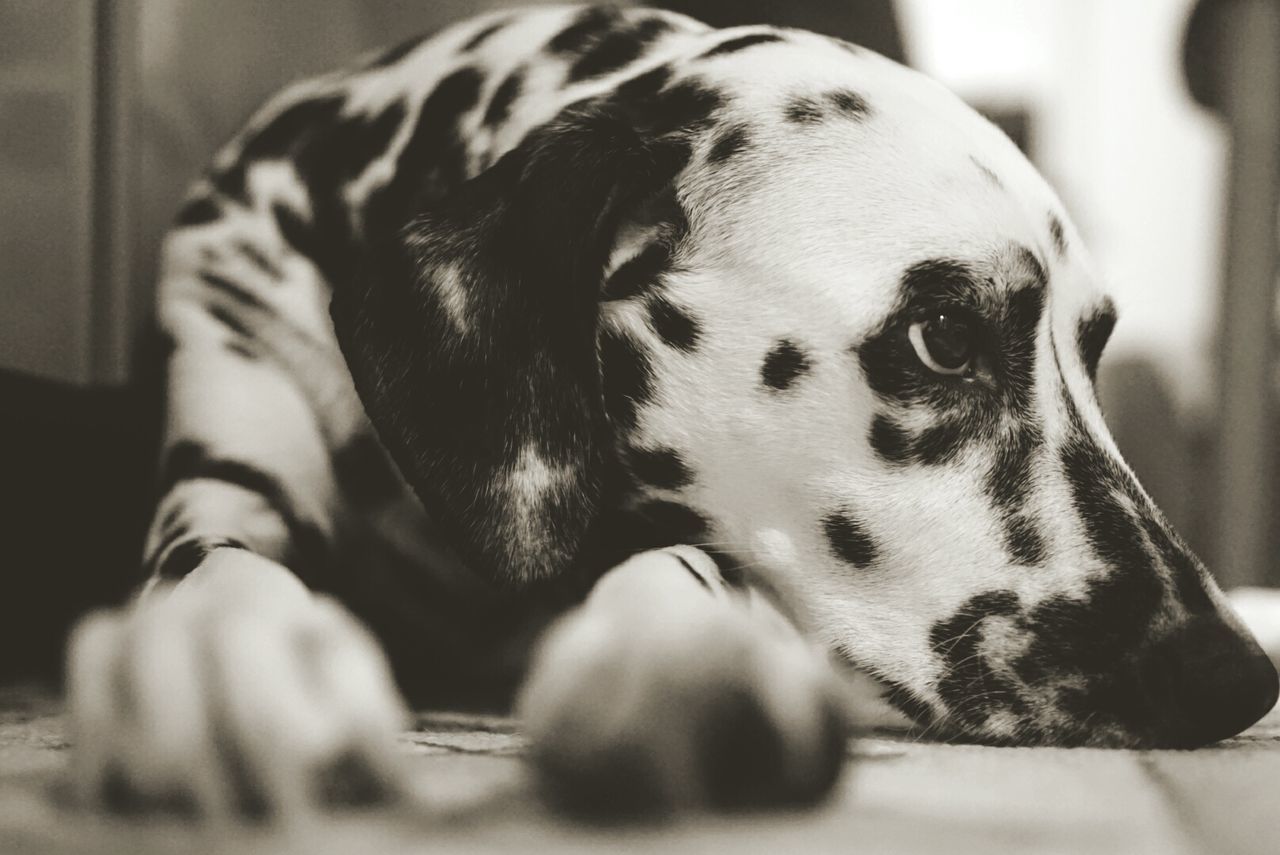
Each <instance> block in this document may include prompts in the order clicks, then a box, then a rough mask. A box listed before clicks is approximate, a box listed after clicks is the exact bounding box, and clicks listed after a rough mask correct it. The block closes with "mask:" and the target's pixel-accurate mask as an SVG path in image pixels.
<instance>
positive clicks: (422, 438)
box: [331, 106, 688, 584]
mask: <svg viewBox="0 0 1280 855" xmlns="http://www.w3.org/2000/svg"><path fill="white" fill-rule="evenodd" d="M687 159H688V146H687V143H684V142H683V141H681V140H679V139H677V138H672V137H667V138H665V139H661V140H659V139H656V138H649V139H646V138H644V137H642V135H641V134H640V133H639V132H637V131H636V130H635V129H634V128H633V127H632V125H631V123H630V122H629V121H628V120H627V119H626V118H624V117H622V116H620V115H618V114H615V113H612V112H610V111H609V110H608V109H607V108H604V107H599V106H596V107H591V108H581V107H578V108H570V109H569V110H567V111H566V112H565V113H563V114H561V116H560V117H558V118H557V119H556V120H554V121H553V122H551V123H549V124H548V125H545V126H543V127H542V128H540V129H538V130H537V131H535V132H533V133H532V134H531V135H530V136H529V137H528V138H527V139H526V140H525V141H524V142H523V143H521V144H520V145H519V146H518V147H517V148H516V149H515V150H513V151H511V152H509V153H508V154H507V155H505V156H504V157H503V158H502V159H501V160H499V161H498V162H497V163H496V164H494V165H493V166H492V167H490V168H489V169H487V170H486V171H485V172H483V173H481V174H480V175H478V176H477V177H475V178H473V179H471V180H469V181H467V182H465V183H463V184H461V185H459V186H458V187H457V188H455V189H454V190H452V191H450V192H449V193H448V194H447V195H446V196H445V197H444V198H443V199H441V200H439V201H438V202H436V203H434V204H432V205H430V206H429V208H428V209H427V210H424V211H421V212H420V213H419V214H418V216H417V217H416V218H414V219H413V220H412V221H411V222H410V223H409V225H408V226H407V228H406V229H405V230H404V232H403V234H402V235H401V236H400V238H399V240H398V241H397V242H396V245H395V246H391V247H384V248H374V249H373V251H372V252H371V253H370V256H371V258H372V261H371V262H370V266H369V268H368V269H367V270H366V271H365V273H364V274H363V275H360V276H359V277H357V278H358V281H353V282H350V283H347V285H346V286H345V287H343V288H339V289H338V290H337V292H336V293H335V296H334V300H333V304H332V310H331V312H332V315H333V320H334V324H335V329H336V332H337V335H338V340H339V343H340V345H341V347H342V350H343V353H344V354H345V356H346V359H347V362H348V364H349V366H350V369H351V372H352V376H353V378H354V380H355V385H356V389H357V391H358V392H359V394H360V397H361V399H362V400H363V402H364V405H365V408H366V410H367V411H368V413H369V416H370V418H371V420H372V422H373V424H374V426H375V428H376V429H377V431H378V433H379V436H380V438H381V439H382V442H383V444H384V445H386V447H387V449H388V450H389V451H390V453H391V455H392V456H393V458H394V459H395V461H396V463H397V464H398V466H399V467H400V469H401V471H402V473H403V474H404V476H405V478H406V479H407V480H408V481H409V483H410V484H411V485H412V486H413V488H414V489H415V491H416V492H417V494H418V496H419V498H420V499H421V500H422V502H423V503H424V505H425V506H426V508H427V510H428V512H429V513H430V514H431V515H432V517H433V518H434V519H435V521H436V522H437V523H439V524H440V525H441V528H442V529H443V530H444V531H445V532H446V533H447V535H449V536H450V537H451V538H452V540H453V543H452V544H451V545H452V546H453V547H454V548H455V549H456V550H457V551H458V553H459V555H460V556H461V557H462V559H463V560H464V561H465V562H467V563H468V564H469V565H470V566H471V567H472V568H473V569H475V570H476V571H478V572H480V573H482V574H483V575H485V576H487V577H488V578H491V579H494V580H497V581H505V582H509V583H516V584H524V583H528V582H532V581H536V580H540V579H548V578H552V577H555V576H558V575H561V574H562V573H563V572H564V571H565V570H567V569H568V568H569V567H570V566H571V565H572V564H573V563H574V561H575V559H576V558H577V557H578V556H579V554H580V553H581V552H582V550H583V547H584V545H585V543H586V541H587V539H588V532H589V530H590V529H591V527H592V523H593V521H594V520H595V518H596V516H597V512H598V509H599V508H600V507H601V505H602V501H603V499H604V498H605V492H606V489H607V483H606V482H607V481H608V479H610V478H611V477H613V476H612V475H611V474H610V473H611V472H612V471H613V470H614V469H615V468H616V466H615V460H614V451H613V432H612V430H611V427H610V424H609V420H608V417H607V415H606V413H605V409H604V399H603V395H602V391H601V379H600V368H599V360H598V357H597V352H596V328H597V320H598V305H599V302H600V288H601V279H602V276H603V271H604V266H605V263H606V261H607V258H608V254H609V251H610V249H611V247H612V244H613V238H614V234H615V232H616V231H617V229H618V226H619V220H620V217H621V216H622V215H623V214H624V212H626V211H627V210H628V209H629V208H632V207H634V206H636V205H639V204H642V203H643V202H644V201H645V200H646V199H649V198H652V197H653V195H654V194H656V193H658V192H660V191H661V190H663V188H665V187H666V186H667V185H669V184H670V182H671V180H672V179H673V178H674V177H675V175H676V174H677V173H678V172H679V170H680V169H681V168H682V167H683V165H684V163H685V162H686V160H687Z"/></svg>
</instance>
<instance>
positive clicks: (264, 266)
mask: <svg viewBox="0 0 1280 855" xmlns="http://www.w3.org/2000/svg"><path fill="white" fill-rule="evenodd" d="M233 247H234V248H235V251H236V252H237V253H239V255H240V257H241V258H243V259H244V260H245V261H247V262H249V263H250V264H252V265H253V266H254V267H256V268H257V269H258V270H259V271H260V272H261V273H264V274H266V275H267V276H268V277H270V278H272V279H276V280H279V279H283V278H284V271H283V270H281V269H280V265H279V264H277V263H276V262H275V259H273V258H271V257H270V256H268V255H267V254H266V253H265V252H263V251H262V250H261V249H260V248H259V247H257V246H255V245H254V244H253V243H252V242H250V241H247V240H237V241H236V242H235V243H234V244H233Z"/></svg>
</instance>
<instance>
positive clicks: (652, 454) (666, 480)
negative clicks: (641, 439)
mask: <svg viewBox="0 0 1280 855" xmlns="http://www.w3.org/2000/svg"><path fill="white" fill-rule="evenodd" d="M626 457H627V467H628V468H629V469H630V470H631V474H633V475H635V476H636V478H638V479H640V480H641V481H642V482H644V483H645V484H647V485H649V486H650V487H657V488H659V489H662V490H678V489H680V488H681V487H687V486H689V484H691V483H693V472H692V471H691V470H690V469H689V466H688V465H687V464H686V463H685V462H684V459H683V458H682V457H681V456H680V454H679V453H678V452H677V451H676V450H675V449H672V448H636V447H632V448H629V449H627V454H626Z"/></svg>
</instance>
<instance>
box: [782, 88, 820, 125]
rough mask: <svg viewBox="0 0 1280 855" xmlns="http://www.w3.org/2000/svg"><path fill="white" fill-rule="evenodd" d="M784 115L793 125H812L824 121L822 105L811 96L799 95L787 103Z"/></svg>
mask: <svg viewBox="0 0 1280 855" xmlns="http://www.w3.org/2000/svg"><path fill="white" fill-rule="evenodd" d="M783 115H784V116H785V117H786V119H787V121H788V122H791V123H792V124H793V125H811V124H814V123H815V122H820V121H822V119H823V116H824V113H823V111H822V104H820V103H819V102H818V100H817V99H816V98H813V97H812V96H809V95H797V96H795V97H793V98H791V99H790V100H789V101H787V104H786V106H785V107H784V108H783Z"/></svg>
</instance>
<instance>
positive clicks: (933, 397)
mask: <svg viewBox="0 0 1280 855" xmlns="http://www.w3.org/2000/svg"><path fill="white" fill-rule="evenodd" d="M806 47H807V48H808V49H807V50H806V49H803V48H800V49H794V50H791V51H788V48H787V47H786V46H783V45H778V46H770V47H769V48H767V49H765V48H761V49H759V54H758V55H757V56H756V59H757V60H760V62H759V64H758V65H756V66H755V68H757V69H767V71H756V72H752V70H751V67H749V66H744V65H742V64H730V63H722V64H720V65H715V64H708V67H706V68H704V69H701V70H700V71H699V77H698V80H699V82H700V84H699V85H702V86H704V87H706V88H707V89H708V90H710V91H712V92H714V93H716V94H717V97H718V98H719V100H720V102H722V106H721V107H720V109H719V112H718V113H717V114H716V118H715V120H714V121H713V122H712V123H711V126H710V127H709V128H708V129H707V131H706V132H705V133H704V134H702V135H701V136H700V137H699V138H698V141H697V144H696V145H695V154H694V157H693V158H692V160H691V163H690V166H689V167H688V168H687V170H686V171H685V173H684V174H683V176H682V179H681V181H680V184H679V190H678V193H677V200H678V203H679V204H678V207H679V209H680V210H681V211H682V212H683V217H684V219H685V220H687V225H686V224H683V223H677V225H676V226H675V227H674V231H676V232H679V233H681V234H682V235H683V237H682V238H676V239H673V238H672V232H673V227H672V226H671V224H670V223H671V220H672V218H671V217H668V218H667V222H666V223H665V224H660V225H659V226H657V227H655V228H649V229H648V230H647V231H646V229H645V228H644V224H643V221H644V220H645V219H646V218H644V217H642V218H641V221H642V224H641V226H639V227H637V228H636V234H627V233H626V232H625V231H624V240H623V242H622V246H620V247H619V249H618V250H617V252H616V253H615V257H614V262H613V268H614V272H613V275H612V277H611V278H610V279H609V281H608V283H607V284H606V289H605V294H606V297H607V298H608V300H609V301H608V302H607V303H606V304H605V311H604V321H603V330H604V332H603V343H602V348H601V350H602V358H603V360H604V363H603V366H602V367H603V371H604V382H605V394H606V400H608V399H609V398H610V397H612V399H613V400H614V401H615V403H614V404H613V405H612V406H611V411H612V414H613V416H614V421H615V423H617V424H618V425H619V426H620V427H621V428H622V431H623V435H622V437H621V439H622V445H623V449H622V456H623V457H624V459H626V460H627V461H628V462H629V464H630V467H631V470H632V471H633V472H634V473H635V475H636V477H637V478H638V480H640V481H641V482H643V483H646V484H647V485H648V486H647V487H646V488H645V489H644V490H643V491H642V494H641V498H640V500H639V502H638V505H637V511H638V513H640V514H641V515H642V516H645V517H647V518H650V519H654V520H657V521H659V524H662V525H667V526H670V527H672V528H673V530H674V531H675V533H676V535H675V536H678V537H679V538H680V539H683V540H685V541H686V542H691V543H696V544H705V545H707V546H708V547H709V548H711V549H714V550H716V551H719V552H721V553H723V554H725V555H727V556H728V558H729V559H731V561H732V562H733V563H735V564H737V565H739V566H741V567H742V568H743V569H744V570H745V571H746V572H747V574H748V575H749V576H751V577H754V578H755V579H756V580H757V582H759V583H761V584H765V585H767V586H769V587H772V588H773V589H774V590H776V591H777V592H778V593H779V595H780V596H781V598H782V599H783V601H785V602H787V603H788V604H789V605H791V606H792V607H793V608H794V609H795V610H796V611H797V613H798V614H799V615H801V616H802V620H803V621H804V622H805V623H806V624H807V625H808V627H809V629H810V630H811V631H812V632H813V633H815V634H816V635H817V636H818V637H819V638H821V639H822V640H823V641H825V642H826V643H827V644H829V645H831V647H832V648H833V649H835V650H837V651H839V652H840V654H841V655H843V656H844V657H845V658H846V659H848V660H849V661H851V662H853V663H855V664H856V665H857V666H859V667H861V668H863V669H866V670H868V671H870V672H871V673H873V674H876V675H879V676H881V677H884V678H886V679H887V680H889V681H891V684H892V691H891V697H892V698H893V699H894V700H895V701H896V702H897V703H898V705H899V706H900V707H901V708H902V709H903V710H905V711H906V712H908V713H909V714H910V715H911V716H912V717H913V718H914V719H915V720H916V721H917V722H919V723H921V724H928V725H931V726H932V727H933V728H934V729H935V730H936V731H937V732H941V733H945V734H950V735H953V736H957V737H964V738H973V739H980V740H986V741H997V742H1009V743H1031V742H1049V743H1058V744H1072V743H1092V744H1120V745H1155V744H1194V743H1197V742H1202V741H1207V740H1209V739H1214V738H1218V737H1222V736H1226V735H1230V734H1232V733H1235V732H1236V731H1238V730H1240V729H1242V728H1243V727H1245V726H1247V725H1248V724H1249V723H1252V721H1254V720H1256V718H1257V717H1259V716H1260V715H1262V714H1263V713H1264V712H1265V711H1266V709H1267V708H1268V707H1269V706H1270V704H1271V702H1274V700H1275V688H1274V686H1275V676H1274V672H1273V671H1272V670H1271V668H1270V666H1269V665H1268V664H1267V663H1266V660H1265V659H1264V658H1262V656H1261V654H1260V653H1259V651H1258V650H1257V648H1256V646H1255V645H1254V644H1253V642H1252V641H1251V640H1249V639H1248V638H1247V636H1246V635H1245V634H1244V633H1243V631H1242V630H1241V628H1240V625H1239V623H1238V622H1237V620H1236V619H1235V618H1234V616H1233V615H1232V614H1231V612H1230V611H1229V609H1228V608H1227V606H1226V605H1225V604H1224V602H1223V598H1222V595H1221V594H1220V592H1219V591H1218V589H1217V588H1216V586H1215V585H1214V583H1213V581H1212V580H1211V579H1210V577H1209V576H1208V575H1207V573H1206V572H1205V570H1204V568H1203V567H1202V565H1201V564H1200V563H1199V561H1198V560H1197V559H1196V558H1195V557H1194V556H1193V555H1192V554H1191V552H1190V551H1189V550H1188V549H1187V548H1186V546H1185V545H1183V544H1182V542H1181V541H1180V540H1179V539H1178V537H1177V535H1176V534H1174V533H1173V532H1172V531H1171V529H1170V527H1169V526H1168V524H1167V522H1166V521H1165V520H1164V518H1163V516H1162V515H1161V514H1160V512H1159V511H1158V510H1157V509H1156V508H1155V506H1154V505H1153V504H1152V502H1151V500H1150V499H1149V497H1148V496H1147V495H1146V493H1145V492H1144V491H1143V489H1142V488H1141V487H1140V486H1139V484H1138V482H1137V481H1136V479H1135V478H1134V476H1133V474H1132V472H1131V471H1130V470H1129V468H1128V467H1127V466H1126V465H1125V463H1124V461H1123V460H1122V459H1121V457H1120V455H1119V453H1118V452H1117V450H1116V448H1115V445H1114V443H1113V442H1112V440H1111V438H1110V437H1109V435H1108V433H1107V430H1106V427H1105V425H1104V423H1103V419H1102V415H1101V413H1100V411H1099V407H1098V404H1097V400H1096V396H1095V393H1094V377H1095V372H1096V368H1097V364H1098V360H1099V357H1100V356H1101V353H1102V349H1103V346H1104V345H1105V343H1106V340H1107V337H1108V335H1109V334H1110V331H1111V328H1112V326H1113V325H1114V323H1115V319H1116V313H1115V309H1114V307H1113V304H1112V302H1111V300H1110V299H1108V298H1107V296H1106V295H1105V294H1104V293H1103V291H1102V290H1101V289H1100V288H1099V286H1098V284H1097V279H1096V277H1095V276H1094V275H1093V274H1092V273H1091V271H1090V268H1089V261H1088V259H1087V257H1086V255H1085V253H1084V251H1083V250H1082V248H1081V246H1080V242H1079V239H1078V237H1077V236H1076V234H1075V232H1074V231H1073V230H1072V228H1071V227H1070V225H1069V224H1068V222H1067V219H1066V217H1065V215H1064V213H1063V210H1062V207H1061V205H1060V203H1059V202H1058V201H1057V199H1056V198H1055V196H1054V195H1053V193H1052V192H1051V191H1050V190H1049V189H1048V188H1047V186H1046V185H1045V184H1044V182H1043V181H1042V180H1041V179H1040V178H1039V176H1038V175H1037V174H1036V173H1035V171H1034V170H1033V169H1032V167H1030V165H1029V164H1027V162H1026V161H1025V160H1024V159H1023V157H1022V156H1021V155H1020V154H1019V153H1018V152H1017V151H1016V149H1015V147H1014V146H1013V145H1012V144H1011V143H1010V142H1009V141H1008V140H1007V139H1006V138H1005V137H1004V136H1003V135H1002V134H1000V133H999V132H998V131H996V130H995V129H994V128H993V127H991V126H990V125H989V124H987V123H986V122H985V121H984V120H982V119H981V118H979V117H978V116H977V115H976V114H974V113H972V112H971V111H970V110H968V109H967V108H966V107H964V106H963V105H962V104H960V103H959V102H958V101H957V100H956V99H954V98H953V97H952V96H951V95H949V94H948V93H946V92H944V91H943V90H941V89H940V88H939V87H937V86H936V85H935V84H933V83H932V82H930V81H928V80H926V79H924V78H922V77H920V76H918V75H916V74H914V73H912V72H909V71H907V70H905V69H902V68H900V67H898V66H896V65H894V64H892V63H889V62H887V61H884V60H881V59H879V58H878V57H874V56H870V55H862V56H857V55H855V56H849V55H848V54H847V53H845V52H843V51H840V50H838V49H834V48H833V46H831V45H830V44H826V45H824V46H823V47H825V48H827V49H826V50H825V51H824V50H822V49H821V48H818V47H817V46H815V45H807V46H806ZM766 50H767V51H768V53H767V54H766ZM765 60H768V61H765ZM780 66H781V67H784V68H787V69H788V70H790V71H791V72H792V74H791V75H790V76H783V77H782V80H781V82H780V81H779V75H778V74H777V68H778V67H780ZM648 219H652V218H648ZM659 219H660V218H659ZM676 219H677V220H678V219H679V218H676ZM655 234H656V240H657V244H656V245H658V246H662V245H665V246H668V247H670V246H673V245H674V251H673V252H671V253H669V254H667V253H664V252H662V251H660V250H659V251H655V250H654V248H653V247H654V246H655V243H654V241H655ZM646 253H647V254H648V255H647V256H646ZM655 258H660V259H665V263H664V264H662V265H660V267H655V266H654V259H655ZM646 265H648V266H649V267H650V268H653V269H650V270H648V271H646V275H645V276H644V277H643V280H644V282H645V287H644V288H643V289H640V290H639V291H637V288H636V287H635V281H636V280H637V276H636V274H637V269H643V268H644V267H645V266H646Z"/></svg>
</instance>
